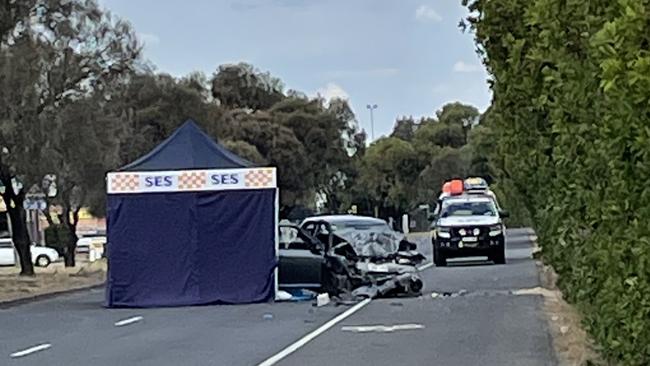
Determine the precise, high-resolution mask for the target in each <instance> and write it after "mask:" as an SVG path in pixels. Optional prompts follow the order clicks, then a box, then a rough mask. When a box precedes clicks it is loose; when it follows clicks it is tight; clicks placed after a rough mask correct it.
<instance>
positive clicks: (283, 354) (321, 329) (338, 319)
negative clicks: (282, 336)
mask: <svg viewBox="0 0 650 366" xmlns="http://www.w3.org/2000/svg"><path fill="white" fill-rule="evenodd" d="M370 301H371V299H365V300H363V301H361V302H360V303H358V304H356V305H354V306H353V307H351V308H349V309H348V310H346V311H345V312H343V313H342V314H339V315H337V316H336V317H335V318H333V319H331V320H330V321H328V322H327V323H325V324H323V325H321V326H320V327H319V328H318V329H316V330H314V331H313V332H311V333H309V334H307V335H306V336H304V337H302V338H300V339H299V340H297V341H296V342H294V343H293V344H291V345H289V346H288V347H287V348H285V349H283V350H282V351H280V352H278V353H276V354H275V355H273V356H271V357H270V358H268V359H267V360H265V361H263V362H262V363H260V364H258V365H257V366H272V365H275V364H276V363H278V362H279V361H281V360H282V359H284V358H286V357H287V356H289V355H290V354H292V353H294V352H296V351H297V350H298V349H300V347H302V346H304V345H306V344H307V343H309V342H311V341H312V340H313V339H314V338H316V337H318V336H319V335H321V334H323V333H325V332H326V331H327V330H328V329H330V328H331V327H333V326H335V325H336V324H337V323H339V322H341V321H342V320H344V319H345V318H347V317H349V316H350V315H352V314H354V313H356V312H357V311H359V310H361V309H362V308H363V307H364V306H366V305H368V304H370Z"/></svg>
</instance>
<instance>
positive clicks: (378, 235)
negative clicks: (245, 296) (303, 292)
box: [279, 215, 425, 300]
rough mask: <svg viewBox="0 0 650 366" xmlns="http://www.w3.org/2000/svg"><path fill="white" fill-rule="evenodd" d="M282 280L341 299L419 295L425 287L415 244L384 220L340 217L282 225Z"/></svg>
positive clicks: (289, 285)
mask: <svg viewBox="0 0 650 366" xmlns="http://www.w3.org/2000/svg"><path fill="white" fill-rule="evenodd" d="M280 233H281V235H280V238H281V240H280V242H281V246H280V263H279V272H280V275H279V281H280V287H281V288H284V289H291V288H304V289H310V290H314V291H318V292H327V293H328V294H329V295H330V296H333V297H338V298H342V299H351V300H353V299H358V298H367V297H371V298H374V297H387V296H417V295H419V294H420V292H421V290H422V287H423V284H422V280H421V279H420V276H419V274H418V270H417V267H416V266H417V265H418V264H420V263H422V262H423V261H424V260H425V257H424V256H423V255H422V254H420V253H418V252H417V251H416V250H415V249H416V246H415V244H413V243H411V242H409V241H407V240H406V238H405V237H404V235H403V234H401V233H398V232H395V231H393V230H392V229H390V227H389V226H388V225H387V224H386V223H385V222H384V221H382V220H379V219H374V218H366V217H360V216H351V215H340V216H325V217H315V218H309V219H307V220H305V221H304V222H303V223H302V225H301V226H300V227H297V226H292V225H281V226H280Z"/></svg>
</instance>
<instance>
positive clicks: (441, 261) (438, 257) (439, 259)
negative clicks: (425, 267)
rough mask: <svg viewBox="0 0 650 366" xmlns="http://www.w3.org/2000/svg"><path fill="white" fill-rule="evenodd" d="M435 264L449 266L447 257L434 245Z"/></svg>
mask: <svg viewBox="0 0 650 366" xmlns="http://www.w3.org/2000/svg"><path fill="white" fill-rule="evenodd" d="M433 264H435V265H436V267H446V266H447V258H445V256H444V255H443V254H441V253H440V251H439V250H438V248H436V247H433Z"/></svg>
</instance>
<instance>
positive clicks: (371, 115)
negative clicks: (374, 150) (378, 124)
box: [366, 104, 377, 141]
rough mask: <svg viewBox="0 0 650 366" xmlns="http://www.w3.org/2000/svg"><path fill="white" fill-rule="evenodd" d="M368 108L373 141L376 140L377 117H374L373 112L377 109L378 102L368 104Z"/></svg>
mask: <svg viewBox="0 0 650 366" xmlns="http://www.w3.org/2000/svg"><path fill="white" fill-rule="evenodd" d="M366 108H368V110H369V111H370V139H371V140H372V141H374V140H375V118H374V115H373V113H372V112H373V111H374V110H375V109H377V105H376V104H372V105H370V104H368V105H367V106H366Z"/></svg>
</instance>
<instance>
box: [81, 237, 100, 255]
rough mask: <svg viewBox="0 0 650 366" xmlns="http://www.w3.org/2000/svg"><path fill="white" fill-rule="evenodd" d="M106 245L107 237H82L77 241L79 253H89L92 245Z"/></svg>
mask: <svg viewBox="0 0 650 366" xmlns="http://www.w3.org/2000/svg"><path fill="white" fill-rule="evenodd" d="M93 244H95V245H101V246H103V245H106V236H104V235H89V236H82V237H80V238H79V240H77V250H76V251H77V253H88V252H90V246H91V245H93Z"/></svg>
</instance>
